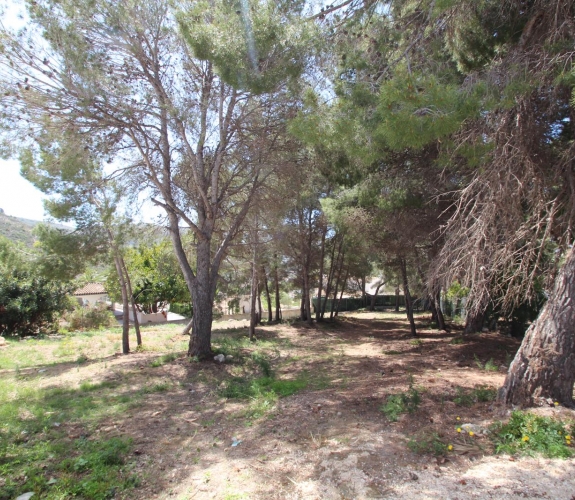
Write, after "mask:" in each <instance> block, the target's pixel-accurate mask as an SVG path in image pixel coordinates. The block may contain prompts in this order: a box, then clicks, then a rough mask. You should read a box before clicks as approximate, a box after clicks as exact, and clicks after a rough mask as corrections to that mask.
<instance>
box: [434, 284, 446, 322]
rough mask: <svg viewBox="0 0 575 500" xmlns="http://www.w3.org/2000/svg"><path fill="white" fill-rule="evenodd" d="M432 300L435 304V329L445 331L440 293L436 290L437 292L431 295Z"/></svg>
mask: <svg viewBox="0 0 575 500" xmlns="http://www.w3.org/2000/svg"><path fill="white" fill-rule="evenodd" d="M432 300H433V302H434V303H435V311H436V313H437V328H438V329H439V330H446V328H445V318H444V317H443V311H442V310H441V291H439V290H437V292H436V293H434V294H433V297H432Z"/></svg>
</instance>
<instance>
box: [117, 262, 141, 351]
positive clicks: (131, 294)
mask: <svg viewBox="0 0 575 500" xmlns="http://www.w3.org/2000/svg"><path fill="white" fill-rule="evenodd" d="M120 260H121V263H122V268H123V269H124V273H125V276H126V286H127V287H128V290H127V291H128V297H129V298H130V305H131V306H132V314H133V315H134V329H135V330H136V343H137V344H138V347H141V346H142V334H141V332H140V322H139V321H138V309H137V308H136V301H135V300H134V292H132V281H131V280H130V275H129V274H128V268H127V267H126V262H125V261H124V259H123V258H122V257H120Z"/></svg>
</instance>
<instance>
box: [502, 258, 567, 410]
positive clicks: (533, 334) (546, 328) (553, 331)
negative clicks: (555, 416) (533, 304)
mask: <svg viewBox="0 0 575 500" xmlns="http://www.w3.org/2000/svg"><path fill="white" fill-rule="evenodd" d="M574 300H575V251H574V249H573V248H571V249H570V250H569V254H568V255H567V260H566V261H565V264H564V265H563V268H562V269H561V271H560V272H559V274H558V276H557V278H556V280H555V287H554V290H553V293H552V294H551V297H550V298H549V300H548V301H547V303H546V304H545V306H544V307H543V309H542V311H541V313H540V314H539V317H538V318H537V320H536V322H535V323H533V324H532V325H531V326H530V327H529V329H528V330H527V333H526V334H525V337H524V338H523V342H522V343H521V347H520V348H519V351H517V354H516V355H515V358H514V359H513V362H512V363H511V366H510V367H509V372H508V373H507V377H506V379H505V383H504V384H503V387H502V388H501V390H500V391H499V401H500V402H501V403H504V404H507V405H520V406H532V405H534V404H536V403H537V402H538V401H539V400H540V398H543V399H551V400H553V401H557V402H559V403H561V404H562V405H565V406H569V407H573V383H574V382H575V304H574V302H573V301H574Z"/></svg>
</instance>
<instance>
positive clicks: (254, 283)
mask: <svg viewBox="0 0 575 500" xmlns="http://www.w3.org/2000/svg"><path fill="white" fill-rule="evenodd" d="M257 294H258V274H257V271H256V250H255V247H254V260H253V262H252V287H251V293H250V329H249V335H250V340H254V339H255V338H256V324H257V322H258V318H257V312H256V299H257Z"/></svg>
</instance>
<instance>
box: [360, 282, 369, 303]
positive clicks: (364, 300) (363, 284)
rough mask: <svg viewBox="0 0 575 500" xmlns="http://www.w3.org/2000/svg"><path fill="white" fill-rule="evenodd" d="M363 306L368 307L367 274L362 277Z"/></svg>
mask: <svg viewBox="0 0 575 500" xmlns="http://www.w3.org/2000/svg"><path fill="white" fill-rule="evenodd" d="M360 281H361V306H362V307H366V306H367V296H366V295H365V286H366V284H365V282H366V281H367V276H362V277H361V279H360Z"/></svg>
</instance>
